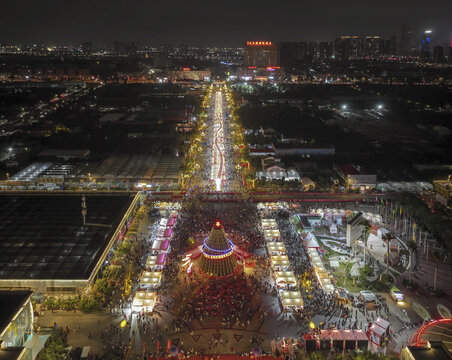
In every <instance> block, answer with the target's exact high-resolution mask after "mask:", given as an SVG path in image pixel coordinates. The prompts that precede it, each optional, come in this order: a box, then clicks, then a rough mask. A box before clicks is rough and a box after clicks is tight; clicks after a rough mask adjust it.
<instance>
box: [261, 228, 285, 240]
mask: <svg viewBox="0 0 452 360" xmlns="http://www.w3.org/2000/svg"><path fill="white" fill-rule="evenodd" d="M264 237H265V238H266V239H273V238H280V237H281V233H280V232H279V230H278V229H273V230H264Z"/></svg>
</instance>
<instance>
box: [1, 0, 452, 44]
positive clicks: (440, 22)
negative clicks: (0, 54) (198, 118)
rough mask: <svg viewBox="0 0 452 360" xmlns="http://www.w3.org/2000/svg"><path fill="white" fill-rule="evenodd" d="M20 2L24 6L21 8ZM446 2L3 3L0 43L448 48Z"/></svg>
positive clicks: (451, 9) (451, 31) (449, 31)
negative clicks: (413, 40)
mask: <svg viewBox="0 0 452 360" xmlns="http://www.w3.org/2000/svg"><path fill="white" fill-rule="evenodd" d="M24 4H26V6H25V7H24ZM450 13H452V3H449V4H445V3H444V1H440V0H433V1H431V2H429V11H427V12H426V11H425V6H424V4H423V3H412V2H408V1H407V0H402V1H398V2H397V3H391V2H389V1H386V0H384V1H382V2H381V1H380V2H378V3H376V2H375V3H374V2H370V1H366V2H360V3H359V4H358V3H355V2H354V1H352V0H349V1H346V3H341V4H337V3H331V2H329V1H321V2H316V3H307V4H301V3H298V2H297V3H296V2H292V1H290V2H287V3H285V4H284V5H281V6H276V5H275V4H273V3H270V2H260V3H258V4H256V3H254V2H248V3H239V2H228V3H224V4H223V3H219V4H214V3H208V2H205V1H197V2H196V3H190V4H189V3H184V2H176V3H171V4H166V3H159V4H151V3H147V2H144V1H141V0H138V1H136V2H135V3H134V4H132V5H130V4H125V3H122V2H118V1H110V2H106V1H104V0H100V1H97V2H96V3H95V4H93V3H91V2H87V1H78V2H76V3H70V4H64V5H63V4H61V3H59V2H56V1H53V0H46V1H44V2H39V5H38V3H33V2H30V3H27V2H25V1H22V2H8V3H7V4H6V6H4V7H3V9H2V14H1V15H0V20H1V21H0V33H1V34H2V38H1V39H0V41H1V42H3V43H33V42H38V41H41V42H45V43H48V44H50V43H53V44H55V45H66V44H74V43H82V42H84V41H92V42H94V43H110V42H112V41H114V40H119V41H134V42H138V43H148V44H161V43H173V44H188V45H196V46H207V45H218V46H241V45H243V42H244V40H246V39H263V40H265V39H270V40H280V41H300V40H304V41H306V40H307V41H309V40H312V41H326V40H331V39H333V38H334V37H336V36H340V35H359V36H364V35H379V36H381V37H384V38H389V37H390V36H393V35H395V36H397V37H400V30H401V26H402V24H404V23H407V24H410V25H411V28H412V29H413V31H414V32H415V34H416V36H418V37H419V36H421V34H422V32H423V31H424V30H425V29H432V30H433V34H434V41H435V42H439V43H448V44H449V43H450V38H451V34H452V26H451V25H450V24H449V19H448V14H450Z"/></svg>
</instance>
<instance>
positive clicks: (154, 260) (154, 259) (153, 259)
mask: <svg viewBox="0 0 452 360" xmlns="http://www.w3.org/2000/svg"><path fill="white" fill-rule="evenodd" d="M155 265H157V256H155V255H150V256H148V258H147V260H146V267H152V266H155Z"/></svg>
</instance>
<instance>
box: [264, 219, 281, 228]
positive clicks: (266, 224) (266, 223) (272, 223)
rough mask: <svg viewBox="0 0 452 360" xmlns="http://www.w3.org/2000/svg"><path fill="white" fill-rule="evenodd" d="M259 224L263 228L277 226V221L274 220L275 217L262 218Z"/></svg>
mask: <svg viewBox="0 0 452 360" xmlns="http://www.w3.org/2000/svg"><path fill="white" fill-rule="evenodd" d="M261 225H262V228H263V229H264V230H268V229H277V228H278V223H277V222H276V220H275V219H262V220H261Z"/></svg>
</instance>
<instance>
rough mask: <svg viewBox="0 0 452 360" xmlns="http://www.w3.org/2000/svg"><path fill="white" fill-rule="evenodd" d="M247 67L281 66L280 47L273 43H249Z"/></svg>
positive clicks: (247, 44) (246, 57) (247, 46)
mask: <svg viewBox="0 0 452 360" xmlns="http://www.w3.org/2000/svg"><path fill="white" fill-rule="evenodd" d="M245 65H246V66H256V67H277V66H279V46H278V44H277V43H275V42H272V41H247V42H246V53H245Z"/></svg>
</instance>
